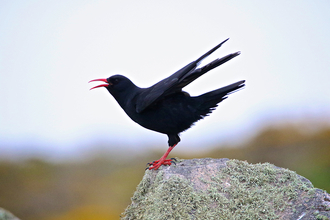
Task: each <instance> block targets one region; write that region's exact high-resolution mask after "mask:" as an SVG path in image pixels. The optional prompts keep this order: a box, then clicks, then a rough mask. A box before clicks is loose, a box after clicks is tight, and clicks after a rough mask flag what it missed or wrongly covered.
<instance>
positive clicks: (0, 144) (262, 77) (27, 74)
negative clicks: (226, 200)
mask: <svg viewBox="0 0 330 220" xmlns="http://www.w3.org/2000/svg"><path fill="white" fill-rule="evenodd" d="M329 7H330V3H329V1H322V0H320V1H298V0H294V1H289V2H288V1H282V0H280V1H276V2H275V1H274V2H266V1H261V0H260V1H259V0H257V1H253V2H247V1H230V2H225V1H215V0H214V1H212V0H210V1H204V2H200V1H192V0H190V1H187V0H183V1H172V0H169V1H166V2H160V1H151V0H141V1H132V0H127V1H126V0H125V1H102V0H93V1H91V0H83V1H82V0H79V1H78V0H66V1H55V0H43V1H41V0H30V1H21V0H16V1H8V0H3V1H1V2H0V90H1V95H0V207H3V208H5V209H8V210H10V211H11V212H13V213H14V214H15V215H16V216H17V217H19V218H21V219H26V220H32V219H33V220H39V219H40V220H41V219H43V220H67V219H70V220H75V219H79V220H81V219H95V220H103V219H118V218H119V215H120V213H122V212H123V211H124V209H125V207H126V206H127V205H129V204H130V197H131V196H132V194H133V192H134V190H135V187H136V186H137V184H138V183H139V181H140V180H141V179H142V177H143V174H144V169H145V167H146V163H147V162H150V161H152V160H155V159H158V157H160V156H161V155H162V154H163V153H164V152H165V151H166V149H167V136H166V135H162V134H159V133H156V132H153V131H149V130H146V129H144V128H142V127H140V126H139V125H137V124H135V123H134V122H133V121H131V120H130V119H129V118H128V116H127V115H126V114H125V113H124V112H123V110H122V109H121V108H120V107H119V105H118V104H117V103H116V101H115V100H114V99H113V98H112V97H111V95H110V94H109V93H108V92H107V91H106V89H97V90H92V91H89V88H91V87H92V86H95V85H97V84H93V83H90V84H88V81H89V80H91V79H96V78H107V77H109V76H111V75H114V74H122V75H125V76H127V77H129V78H130V79H131V80H132V81H133V82H134V83H135V84H136V85H138V86H140V87H148V86H151V85H153V84H154V83H156V82H158V81H159V80H161V79H163V78H165V77H167V76H169V75H170V74H172V73H174V72H175V71H177V70H178V69H180V68H181V67H183V66H185V65H186V64H188V63H189V62H191V61H192V60H194V59H196V58H198V57H199V56H201V55H202V54H203V53H205V52H206V51H208V50H209V49H211V48H212V47H214V46H215V45H217V44H218V43H220V42H221V41H223V40H225V39H226V38H228V37H229V38H230V40H229V41H228V42H226V43H225V44H224V45H223V46H222V47H221V48H220V49H219V50H217V51H216V52H215V53H214V54H212V56H211V57H210V58H209V59H207V60H205V62H204V64H205V63H207V62H210V61H212V60H213V59H216V58H218V57H222V56H225V55H227V54H229V53H232V52H236V51H241V52H242V54H241V55H240V56H238V57H236V58H235V59H233V60H231V61H230V62H228V63H226V64H224V65H223V66H220V67H218V68H217V69H215V70H213V71H211V72H209V73H207V74H206V75H204V76H203V77H201V78H200V79H198V80H196V81H195V82H194V83H192V84H191V85H189V86H187V87H186V88H185V91H187V92H189V93H190V94H191V95H199V94H202V93H204V92H207V91H210V90H213V89H216V88H219V87H222V86H225V85H228V84H230V83H233V82H236V81H238V80H242V79H245V80H246V81H247V82H246V88H245V89H243V90H242V91H239V92H237V93H235V94H232V95H230V97H229V98H228V99H227V100H225V101H224V102H222V103H221V104H220V105H219V107H218V108H217V110H216V111H214V112H213V113H212V114H211V115H210V116H209V117H207V118H205V119H204V120H202V121H199V122H198V123H196V126H193V127H192V128H191V129H189V130H188V131H186V132H184V133H182V135H181V139H182V141H181V142H180V144H179V145H178V146H177V147H176V148H175V150H174V151H172V153H171V155H170V156H171V157H180V158H185V159H189V158H202V157H216V158H223V157H227V158H236V159H241V160H247V161H248V162H250V163H258V162H270V163H273V164H275V165H276V166H279V167H285V168H288V169H291V170H294V171H296V172H297V173H298V174H300V175H302V176H305V177H306V178H308V179H310V180H311V181H312V183H313V184H314V186H315V187H318V188H321V189H325V190H328V191H329V190H330V160H329V158H330V98H329V97H330V89H329V81H330V65H329V60H330V44H329V39H330V29H329V27H330V14H329V13H328V8H329ZM202 65H203V63H202Z"/></svg>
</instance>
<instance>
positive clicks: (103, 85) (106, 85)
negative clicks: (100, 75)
mask: <svg viewBox="0 0 330 220" xmlns="http://www.w3.org/2000/svg"><path fill="white" fill-rule="evenodd" d="M95 81H102V82H105V83H107V84H101V85H98V86H94V87H93V88H91V89H90V90H92V89H96V88H100V87H108V86H109V85H112V84H111V83H109V82H108V80H107V79H93V80H91V81H89V82H88V83H90V82H95Z"/></svg>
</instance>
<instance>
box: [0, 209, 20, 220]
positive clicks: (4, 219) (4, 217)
mask: <svg viewBox="0 0 330 220" xmlns="http://www.w3.org/2000/svg"><path fill="white" fill-rule="evenodd" d="M0 220H19V219H18V218H17V217H15V216H14V215H13V214H11V213H10V212H8V211H7V210H5V209H3V208H0Z"/></svg>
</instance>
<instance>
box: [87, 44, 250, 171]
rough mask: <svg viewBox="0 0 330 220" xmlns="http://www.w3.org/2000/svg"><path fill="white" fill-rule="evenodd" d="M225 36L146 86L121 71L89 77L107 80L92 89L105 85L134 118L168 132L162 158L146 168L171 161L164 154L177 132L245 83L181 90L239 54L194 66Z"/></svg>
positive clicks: (208, 112) (174, 141) (145, 124)
mask: <svg viewBox="0 0 330 220" xmlns="http://www.w3.org/2000/svg"><path fill="white" fill-rule="evenodd" d="M227 40H228V39H227ZM227 40H225V41H223V42H221V43H220V44H218V45H217V46H216V47H214V48H213V49H211V50H210V51H208V52H207V53H205V54H204V55H203V56H201V57H200V58H198V59H197V60H195V61H193V62H191V63H189V64H188V65H186V66H185V67H183V68H182V69H180V70H178V71H177V72H175V73H174V74H172V75H171V76H169V77H167V78H165V79H163V80H162V81H160V82H158V83H156V84H155V85H153V86H151V87H149V88H139V87H137V86H136V85H135V84H134V83H133V82H132V81H131V80H129V79H128V78H127V77H125V76H122V75H114V76H111V77H109V78H107V79H96V80H92V81H103V82H105V83H106V84H102V85H98V86H95V87H93V88H92V89H94V88H98V87H105V88H106V89H107V90H108V91H109V92H110V93H111V95H112V96H113V97H114V98H115V99H116V101H117V102H118V104H119V105H120V106H121V107H122V109H123V110H124V111H125V112H126V114H127V115H128V116H129V117H130V118H131V119H132V120H133V121H135V122H136V123H138V124H140V125H141V126H143V127H145V128H147V129H150V130H153V131H157V132H160V133H163V134H167V136H168V144H169V149H168V150H167V152H166V153H165V154H164V155H163V157H162V158H161V159H159V160H157V161H154V162H152V163H151V164H150V167H149V169H158V168H159V166H160V165H162V164H165V165H170V164H171V160H170V159H166V157H167V155H168V154H169V152H170V151H171V150H172V149H173V148H174V146H175V145H176V144H177V143H178V142H179V141H180V138H179V133H181V132H182V131H184V130H187V129H188V128H190V127H191V126H192V124H194V123H195V122H196V121H198V120H200V119H202V118H204V117H205V116H207V115H208V114H210V113H211V112H212V111H213V110H214V109H215V108H216V107H217V105H218V103H219V102H221V101H223V100H224V99H226V98H227V95H228V94H230V93H232V92H234V91H236V90H238V89H240V88H242V87H244V82H245V81H244V80H242V81H238V82H236V83H233V84H230V85H228V86H225V87H222V88H220V89H216V90H214V91H211V92H207V93H205V94H202V95H200V96H196V97H191V96H190V95H189V94H188V93H186V92H184V91H182V88H183V87H185V86H186V85H188V84H189V83H191V82H192V81H194V80H195V79H197V78H198V77H200V76H201V75H203V74H205V73H206V72H208V71H210V70H212V69H214V68H216V67H218V66H219V65H221V64H223V63H225V62H227V61H229V60H231V59H232V58H234V57H236V56H238V55H239V54H240V52H236V53H232V54H229V55H227V56H225V57H223V58H218V59H216V60H214V61H212V62H210V63H209V64H207V65H205V66H203V67H201V68H197V67H198V65H199V64H200V62H201V61H202V60H203V59H204V58H206V57H207V56H209V55H210V54H211V53H213V52H214V51H215V50H217V49H218V48H219V47H221V45H222V44H223V43H225V42H226V41H227ZM90 82H91V81H90Z"/></svg>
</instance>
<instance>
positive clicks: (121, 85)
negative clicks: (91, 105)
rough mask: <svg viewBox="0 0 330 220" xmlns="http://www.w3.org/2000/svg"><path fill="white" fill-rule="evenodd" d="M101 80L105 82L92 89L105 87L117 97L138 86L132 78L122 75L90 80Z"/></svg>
mask: <svg viewBox="0 0 330 220" xmlns="http://www.w3.org/2000/svg"><path fill="white" fill-rule="evenodd" d="M94 81H101V82H105V83H104V84H101V85H98V86H94V87H93V88H91V89H90V90H92V89H96V88H101V87H105V88H106V89H107V90H108V91H109V92H110V93H111V94H112V95H113V96H114V97H115V98H117V97H118V96H122V95H127V94H126V93H127V92H133V91H134V89H135V88H137V87H136V86H135V85H134V84H133V83H132V81H131V80H129V79H128V78H127V77H125V76H122V75H114V76H110V77H109V78H107V79H94V80H91V81H89V82H94Z"/></svg>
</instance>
